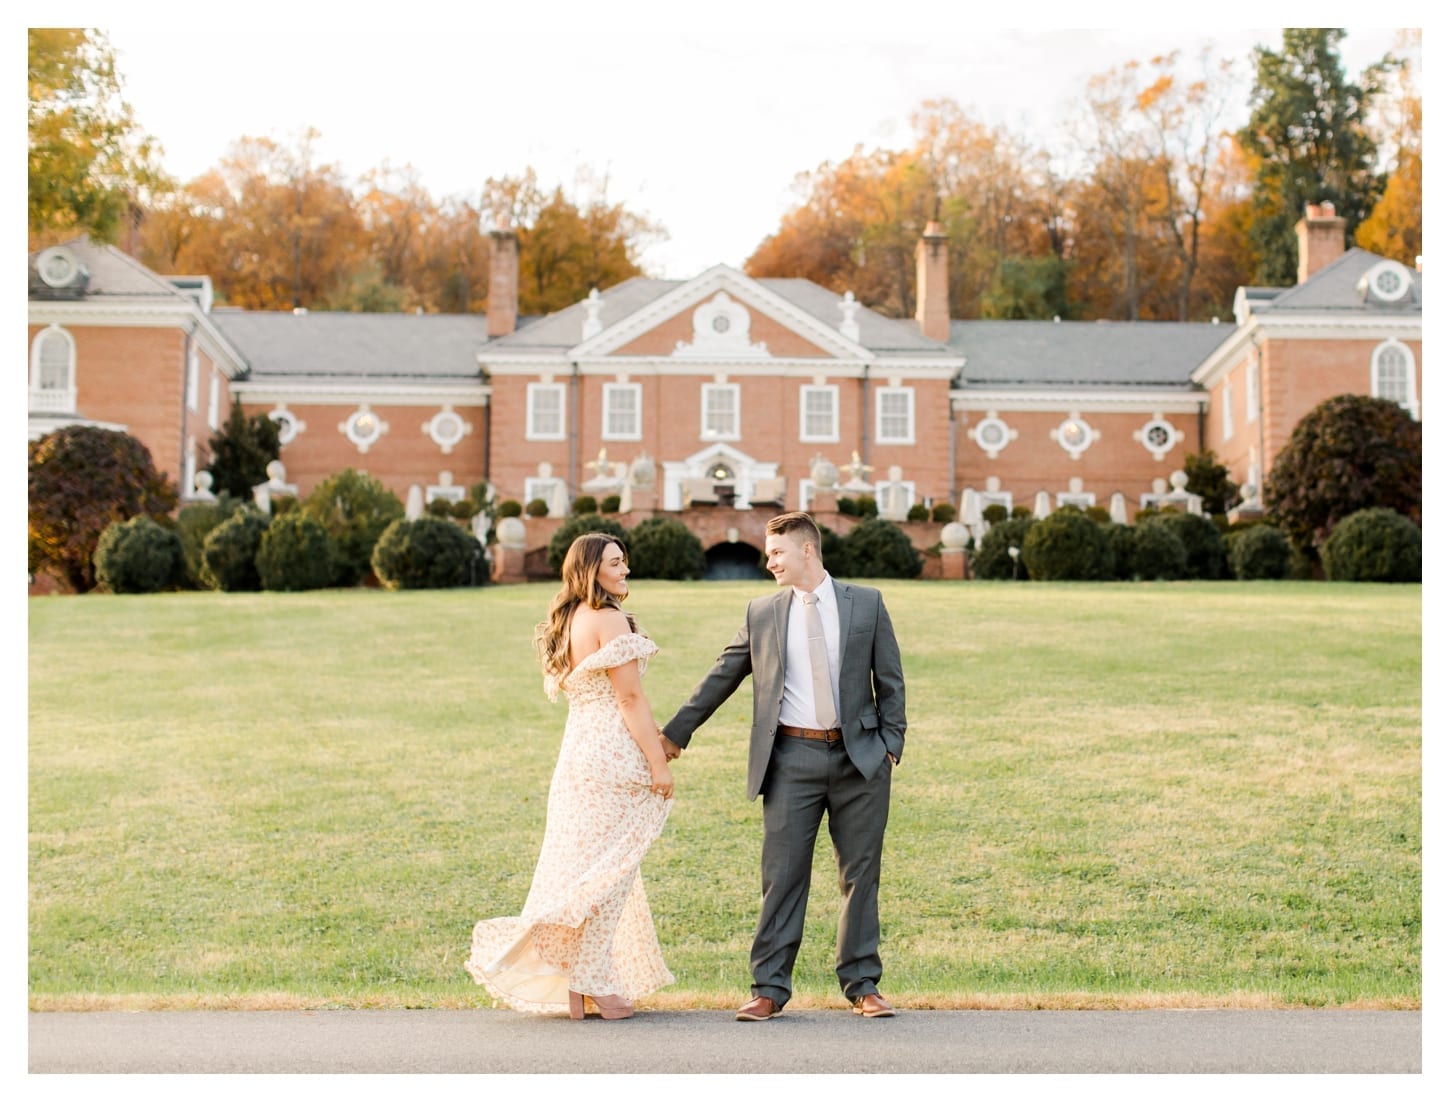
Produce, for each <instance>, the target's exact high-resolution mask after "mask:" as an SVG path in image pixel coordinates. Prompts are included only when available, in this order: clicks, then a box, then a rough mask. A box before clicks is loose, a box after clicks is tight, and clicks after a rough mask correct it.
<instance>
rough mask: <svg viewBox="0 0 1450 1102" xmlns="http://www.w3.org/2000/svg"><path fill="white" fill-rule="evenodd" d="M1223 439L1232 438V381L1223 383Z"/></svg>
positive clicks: (1226, 380) (1228, 380)
mask: <svg viewBox="0 0 1450 1102" xmlns="http://www.w3.org/2000/svg"><path fill="white" fill-rule="evenodd" d="M1223 438H1224V439H1225V440H1232V439H1233V438H1234V384H1233V380H1232V379H1225V380H1224V381H1223Z"/></svg>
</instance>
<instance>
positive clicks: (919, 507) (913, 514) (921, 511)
mask: <svg viewBox="0 0 1450 1102" xmlns="http://www.w3.org/2000/svg"><path fill="white" fill-rule="evenodd" d="M906 519H907V520H930V519H931V510H930V509H928V508H927V507H926V506H925V505H923V504H922V503H921V502H919V501H918V502H917V503H916V504H915V505H913V506H912V507H911V508H910V509H908V510H906Z"/></svg>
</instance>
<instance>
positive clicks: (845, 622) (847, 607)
mask: <svg viewBox="0 0 1450 1102" xmlns="http://www.w3.org/2000/svg"><path fill="white" fill-rule="evenodd" d="M831 585H832V586H834V587H835V590H836V619H837V620H839V621H840V624H839V627H840V631H841V639H840V644H839V646H838V648H837V650H836V653H837V654H838V655H840V659H839V662H840V665H841V666H842V667H843V668H844V667H845V665H846V637H847V636H848V635H849V634H850V629H851V612H852V607H851V606H852V603H853V602H852V601H851V587H850V586H848V585H846V584H844V583H842V582H838V581H836V579H835V578H832V579H831Z"/></svg>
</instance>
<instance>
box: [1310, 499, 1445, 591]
mask: <svg viewBox="0 0 1450 1102" xmlns="http://www.w3.org/2000/svg"><path fill="white" fill-rule="evenodd" d="M1420 555H1421V547H1420V529H1419V528H1418V527H1417V526H1416V524H1415V522H1414V521H1412V520H1410V518H1409V517H1406V516H1403V515H1402V514H1400V513H1397V512H1395V511H1394V510H1393V509H1361V510H1360V511H1359V512H1357V513H1351V514H1350V515H1349V516H1347V517H1345V518H1344V519H1343V520H1341V521H1340V522H1339V523H1338V524H1336V525H1335V526H1334V531H1332V532H1330V533H1329V538H1328V539H1327V540H1325V541H1324V547H1323V549H1322V551H1321V552H1320V557H1321V558H1322V559H1323V561H1324V576H1325V577H1326V578H1328V579H1329V580H1330V581H1333V582H1418V581H1419V580H1420Z"/></svg>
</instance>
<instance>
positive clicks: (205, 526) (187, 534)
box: [176, 490, 242, 589]
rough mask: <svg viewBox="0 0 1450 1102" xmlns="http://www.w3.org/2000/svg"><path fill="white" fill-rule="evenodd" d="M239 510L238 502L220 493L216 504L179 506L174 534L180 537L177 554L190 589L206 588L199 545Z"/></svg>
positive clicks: (204, 502)
mask: <svg viewBox="0 0 1450 1102" xmlns="http://www.w3.org/2000/svg"><path fill="white" fill-rule="evenodd" d="M241 507H242V501H241V499H239V498H235V497H232V495H231V494H229V493H227V492H226V491H225V490H223V491H222V492H221V493H219V494H218V495H217V499H216V501H198V502H193V503H192V504H190V505H183V506H182V507H181V512H179V513H177V514H176V531H177V532H178V533H179V534H180V536H181V551H182V554H183V555H185V556H186V579H187V582H188V583H189V584H190V585H192V586H195V587H196V588H198V589H200V588H203V587H204V586H205V585H206V583H205V582H203V581H202V580H201V571H202V565H203V564H202V558H201V549H202V545H203V544H205V543H206V537H207V536H209V535H211V531H212V529H213V528H215V527H216V526H217V525H218V524H220V523H221V522H222V521H224V520H226V519H227V518H228V517H230V516H231V515H232V514H233V513H235V512H236V511H237V510H238V509H240V508H241Z"/></svg>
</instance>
